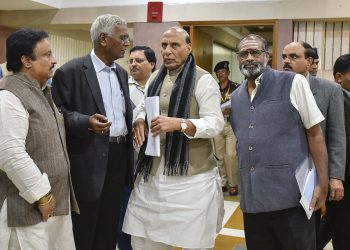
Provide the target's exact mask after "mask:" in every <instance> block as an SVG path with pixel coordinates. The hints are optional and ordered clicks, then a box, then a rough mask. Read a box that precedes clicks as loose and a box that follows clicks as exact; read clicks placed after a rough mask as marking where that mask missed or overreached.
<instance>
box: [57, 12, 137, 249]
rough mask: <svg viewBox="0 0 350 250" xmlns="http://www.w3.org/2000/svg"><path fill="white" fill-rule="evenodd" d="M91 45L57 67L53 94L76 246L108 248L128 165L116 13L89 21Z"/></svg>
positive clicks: (122, 28) (122, 38)
mask: <svg viewBox="0 0 350 250" xmlns="http://www.w3.org/2000/svg"><path fill="white" fill-rule="evenodd" d="M91 38H92V42H93V47H94V48H93V50H92V51H91V53H89V54H88V55H86V56H84V57H81V58H77V59H73V60H71V61H69V62H68V63H66V64H65V65H63V66H62V67H61V68H59V69H57V71H56V73H55V75H54V78H53V84H52V85H53V98H54V101H55V103H56V105H57V107H58V108H59V110H61V112H62V113H63V115H64V118H65V126H66V131H67V148H68V154H69V159H70V162H71V166H72V167H71V175H72V181H73V186H74V190H75V191H76V196H77V200H78V204H79V207H80V212H81V213H80V215H77V214H72V221H73V232H74V239H75V243H76V247H77V249H78V250H80V249H82V250H90V249H104V250H112V249H113V250H114V249H116V243H117V235H118V233H117V231H118V219H119V211H120V203H121V196H122V191H123V187H124V185H128V184H129V185H131V183H132V182H131V180H132V169H133V168H132V166H133V144H132V108H131V102H130V98H129V88H128V74H127V72H126V71H125V70H124V69H122V68H121V67H120V66H119V65H118V64H116V63H115V62H114V61H115V60H117V59H119V58H122V57H124V54H125V51H126V49H127V47H128V46H129V45H130V43H129V35H128V33H127V24H126V22H125V21H124V19H122V18H120V17H118V16H116V15H102V16H99V17H97V19H96V20H95V21H94V22H93V24H92V26H91Z"/></svg>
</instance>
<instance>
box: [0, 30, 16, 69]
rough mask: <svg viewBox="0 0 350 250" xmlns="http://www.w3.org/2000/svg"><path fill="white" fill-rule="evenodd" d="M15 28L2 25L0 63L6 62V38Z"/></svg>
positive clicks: (0, 32)
mask: <svg viewBox="0 0 350 250" xmlns="http://www.w3.org/2000/svg"><path fill="white" fill-rule="evenodd" d="M14 31H15V29H12V28H8V27H4V26H0V63H4V62H6V40H7V37H8V36H9V35H10V34H11V33H12V32H14Z"/></svg>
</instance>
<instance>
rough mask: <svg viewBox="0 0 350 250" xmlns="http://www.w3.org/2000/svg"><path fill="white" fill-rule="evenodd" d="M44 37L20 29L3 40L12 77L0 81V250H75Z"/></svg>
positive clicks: (64, 161)
mask: <svg viewBox="0 0 350 250" xmlns="http://www.w3.org/2000/svg"><path fill="white" fill-rule="evenodd" d="M47 38H48V34H47V33H46V32H45V31H40V30H32V29H21V30H18V31H16V32H15V33H13V34H12V35H11V36H10V37H9V38H8V41H7V59H8V62H7V66H8V68H9V69H11V70H13V71H14V74H13V75H12V76H8V77H6V78H5V79H4V80H2V81H1V82H0V248H1V249H11V250H15V249H16V250H17V249H25V250H48V249H50V250H60V249H67V250H73V249H75V245H74V239H73V231H72V222H71V218H70V212H69V209H70V201H69V198H70V196H71V198H72V204H73V205H75V204H76V201H75V198H74V194H73V193H71V192H70V177H69V162H68V158H67V156H66V157H65V155H66V154H65V141H64V139H63V137H61V135H62V136H64V126H63V119H62V118H61V117H60V114H59V112H58V110H57V108H56V107H55V106H54V104H53V101H52V97H51V93H50V89H49V88H50V87H48V86H46V82H47V80H48V79H49V78H50V77H51V76H52V74H53V71H52V69H53V67H54V65H55V64H56V63H57V61H56V59H55V58H54V57H53V56H52V52H51V49H50V44H49V42H48V40H47ZM21 43H23V44H21ZM50 153H52V154H53V155H50ZM55 178H56V179H55Z"/></svg>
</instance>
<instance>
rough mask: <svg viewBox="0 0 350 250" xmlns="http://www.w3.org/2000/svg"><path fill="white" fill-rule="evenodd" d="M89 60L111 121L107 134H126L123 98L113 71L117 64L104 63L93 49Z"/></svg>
mask: <svg viewBox="0 0 350 250" xmlns="http://www.w3.org/2000/svg"><path fill="white" fill-rule="evenodd" d="M91 60H92V63H93V65H94V68H95V71H96V75H97V80H98V83H99V85H100V90H101V94H102V99H103V105H104V108H105V111H106V116H107V118H108V121H111V122H112V125H111V127H110V133H109V135H110V136H119V135H126V134H127V133H128V129H127V127H126V121H125V99H124V94H123V91H122V90H121V87H120V83H119V80H118V77H117V74H116V73H115V70H116V67H117V66H116V64H115V63H114V62H113V63H112V65H111V66H110V67H109V66H107V65H106V64H104V63H103V62H102V61H101V59H100V58H98V57H97V56H96V54H95V52H94V50H92V51H91Z"/></svg>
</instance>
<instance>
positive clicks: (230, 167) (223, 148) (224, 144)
mask: <svg viewBox="0 0 350 250" xmlns="http://www.w3.org/2000/svg"><path fill="white" fill-rule="evenodd" d="M214 71H215V74H216V77H217V78H218V80H219V82H218V83H219V85H220V91H221V105H222V109H221V110H222V113H223V115H224V118H225V126H224V129H223V131H222V132H221V133H220V134H219V135H218V136H217V137H216V138H214V152H215V156H216V158H217V162H218V168H219V172H220V176H221V179H222V184H221V185H222V190H223V191H224V192H225V191H227V188H228V191H229V194H230V195H237V194H238V178H237V177H238V174H237V172H238V161H237V152H236V136H235V135H234V133H233V131H232V128H231V124H230V122H229V120H230V119H229V117H230V114H231V105H229V106H227V105H225V103H226V102H228V103H230V102H229V101H230V98H231V94H232V92H233V91H234V90H236V89H237V88H238V87H239V84H238V83H235V82H233V81H230V80H229V79H228V77H229V75H230V69H229V62H228V61H222V62H219V63H217V64H216V66H215V68H214ZM225 106H226V107H225Z"/></svg>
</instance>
